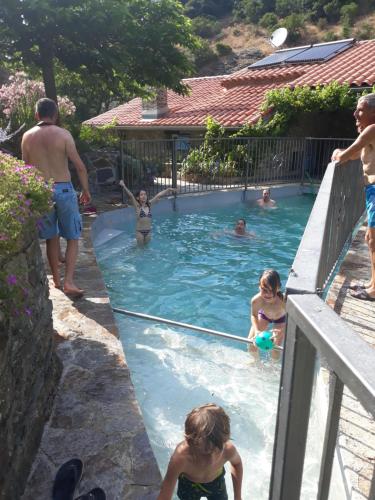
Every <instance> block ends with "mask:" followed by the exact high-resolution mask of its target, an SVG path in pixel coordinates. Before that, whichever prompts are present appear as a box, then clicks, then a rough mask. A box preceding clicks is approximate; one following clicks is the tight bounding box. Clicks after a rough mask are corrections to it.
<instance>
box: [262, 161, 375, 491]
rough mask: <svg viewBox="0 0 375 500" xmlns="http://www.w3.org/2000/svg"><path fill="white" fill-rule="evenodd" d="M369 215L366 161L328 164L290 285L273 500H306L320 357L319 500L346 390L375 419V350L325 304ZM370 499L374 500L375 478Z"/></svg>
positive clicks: (326, 487)
mask: <svg viewBox="0 0 375 500" xmlns="http://www.w3.org/2000/svg"><path fill="white" fill-rule="evenodd" d="M363 209H364V189H363V174H362V169H361V165H360V163H359V161H356V162H349V163H348V164H346V165H338V164H336V163H331V164H329V165H328V167H327V170H326V174H325V177H324V179H323V182H322V184H321V187H320V190H319V194H318V197H317V200H316V202H315V204H314V207H313V210H312V212H311V215H310V219H309V221H308V223H307V226H306V229H305V233H304V236H303V238H302V241H301V243H300V246H299V248H298V251H297V254H296V258H295V260H294V263H293V268H292V271H291V273H290V276H289V278H288V282H287V285H286V291H287V296H288V298H287V303H286V310H287V314H288V323H287V331H286V341H285V350H284V356H283V365H282V373H281V381H280V393H279V402H278V412H277V421H276V431H275V444H274V452H273V460H272V474H271V483H270V490H269V499H270V500H299V499H300V498H301V496H300V494H301V493H300V490H301V484H302V478H303V472H304V467H303V466H304V459H305V447H306V439H307V432H308V426H309V420H310V407H311V399H312V389H313V385H314V380H315V376H316V359H317V356H320V357H321V358H323V359H324V360H325V364H324V365H325V367H326V368H327V369H328V370H329V373H330V387H329V389H330V396H329V404H328V412H327V419H326V422H327V423H326V428H325V433H324V440H323V451H322V458H321V461H320V476H319V486H318V494H317V497H316V498H317V499H318V500H327V499H328V495H329V490H330V483H331V473H332V464H333V459H334V453H335V448H336V442H337V435H338V428H339V419H340V410H341V406H342V395H343V390H344V385H346V386H347V387H348V388H349V390H351V391H352V393H353V394H354V396H356V397H357V398H358V400H359V401H360V403H361V404H362V405H363V407H364V408H366V409H367V410H368V411H370V412H371V413H372V414H375V369H374V363H373V359H374V355H373V350H372V349H371V347H370V346H369V345H368V344H367V343H366V342H365V341H363V340H362V339H361V338H359V336H358V334H356V333H355V332H354V331H353V329H352V328H350V327H349V325H347V324H346V323H345V322H344V321H343V320H342V319H341V318H340V317H339V316H338V315H337V314H336V313H335V312H334V311H333V310H332V309H331V308H330V307H329V306H328V305H327V304H326V303H325V302H324V301H323V300H322V299H321V298H320V296H321V294H322V291H323V290H325V288H327V283H329V281H330V279H331V278H332V270H333V269H334V268H335V266H337V262H338V261H339V259H340V257H341V255H342V250H343V248H344V247H345V245H346V244H347V242H348V240H350V238H351V236H352V234H353V231H354V229H355V226H356V224H357V222H358V219H359V218H360V216H361V214H362V212H363ZM307 264H308V265H307ZM368 498H371V499H373V498H375V474H373V476H372V483H371V491H370V496H369V497H368Z"/></svg>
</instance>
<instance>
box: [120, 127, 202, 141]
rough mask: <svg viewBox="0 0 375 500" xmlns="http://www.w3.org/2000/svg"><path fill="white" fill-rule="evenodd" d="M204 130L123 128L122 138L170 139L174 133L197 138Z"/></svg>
mask: <svg viewBox="0 0 375 500" xmlns="http://www.w3.org/2000/svg"><path fill="white" fill-rule="evenodd" d="M204 133H205V130H197V131H195V130H183V129H181V130H162V129H160V130H155V129H147V128H144V129H142V130H125V131H124V136H123V139H124V140H125V141H131V140H137V141H153V140H155V141H160V140H165V139H172V136H174V135H180V136H184V137H192V138H199V137H202V136H204Z"/></svg>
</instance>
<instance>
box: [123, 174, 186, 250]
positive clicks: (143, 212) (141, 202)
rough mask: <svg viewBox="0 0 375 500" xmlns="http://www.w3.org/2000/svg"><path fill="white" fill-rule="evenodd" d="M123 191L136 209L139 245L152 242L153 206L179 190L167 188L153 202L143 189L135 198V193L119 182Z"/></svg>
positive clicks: (136, 229) (136, 235) (136, 232)
mask: <svg viewBox="0 0 375 500" xmlns="http://www.w3.org/2000/svg"><path fill="white" fill-rule="evenodd" d="M119 184H120V186H121V187H122V189H123V190H124V191H125V193H126V194H127V195H128V196H129V198H130V201H131V204H132V205H133V207H134V209H135V216H136V227H135V237H136V239H137V243H138V244H139V245H144V244H145V243H148V242H149V241H150V240H151V228H152V213H151V206H152V205H153V204H154V203H156V202H157V201H159V200H160V198H162V197H163V196H166V195H168V194H172V193H176V192H177V190H176V189H174V188H167V189H164V191H160V193H158V194H157V195H156V196H154V197H153V198H152V199H151V200H148V196H147V192H146V191H145V190H144V189H141V190H140V191H139V192H138V193H137V194H136V195H135V196H134V195H133V193H132V192H131V191H130V190H129V189H128V188H127V187H126V186H125V182H124V181H123V180H121V181H120V182H119Z"/></svg>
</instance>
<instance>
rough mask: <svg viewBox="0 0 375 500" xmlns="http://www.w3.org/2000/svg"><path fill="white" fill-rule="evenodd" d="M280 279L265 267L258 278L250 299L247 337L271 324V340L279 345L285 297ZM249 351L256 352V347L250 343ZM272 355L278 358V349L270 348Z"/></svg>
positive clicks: (283, 325) (284, 319)
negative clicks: (249, 319)
mask: <svg viewBox="0 0 375 500" xmlns="http://www.w3.org/2000/svg"><path fill="white" fill-rule="evenodd" d="M280 289H281V281H280V276H279V273H278V272H277V271H274V270H273V269H267V270H266V271H264V272H263V274H262V276H261V277H260V279H259V293H257V294H256V295H254V297H253V298H252V299H251V328H250V332H249V339H255V337H256V336H257V334H258V333H259V332H264V331H265V330H267V328H268V325H269V324H270V323H271V324H272V333H273V342H274V343H275V344H276V345H278V346H279V345H281V344H282V342H283V340H284V334H285V322H286V316H285V299H284V295H283V294H282V292H281V291H280ZM249 349H250V351H251V352H253V353H256V354H259V353H258V348H257V347H256V346H255V345H254V344H250V348H249ZM271 353H272V357H273V358H274V359H278V358H279V356H280V354H279V351H276V350H272V351H271Z"/></svg>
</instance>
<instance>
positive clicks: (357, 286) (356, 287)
mask: <svg viewBox="0 0 375 500" xmlns="http://www.w3.org/2000/svg"><path fill="white" fill-rule="evenodd" d="M348 288H349V290H355V291H357V290H363V289H364V288H366V285H365V284H364V283H354V285H350V286H348Z"/></svg>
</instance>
